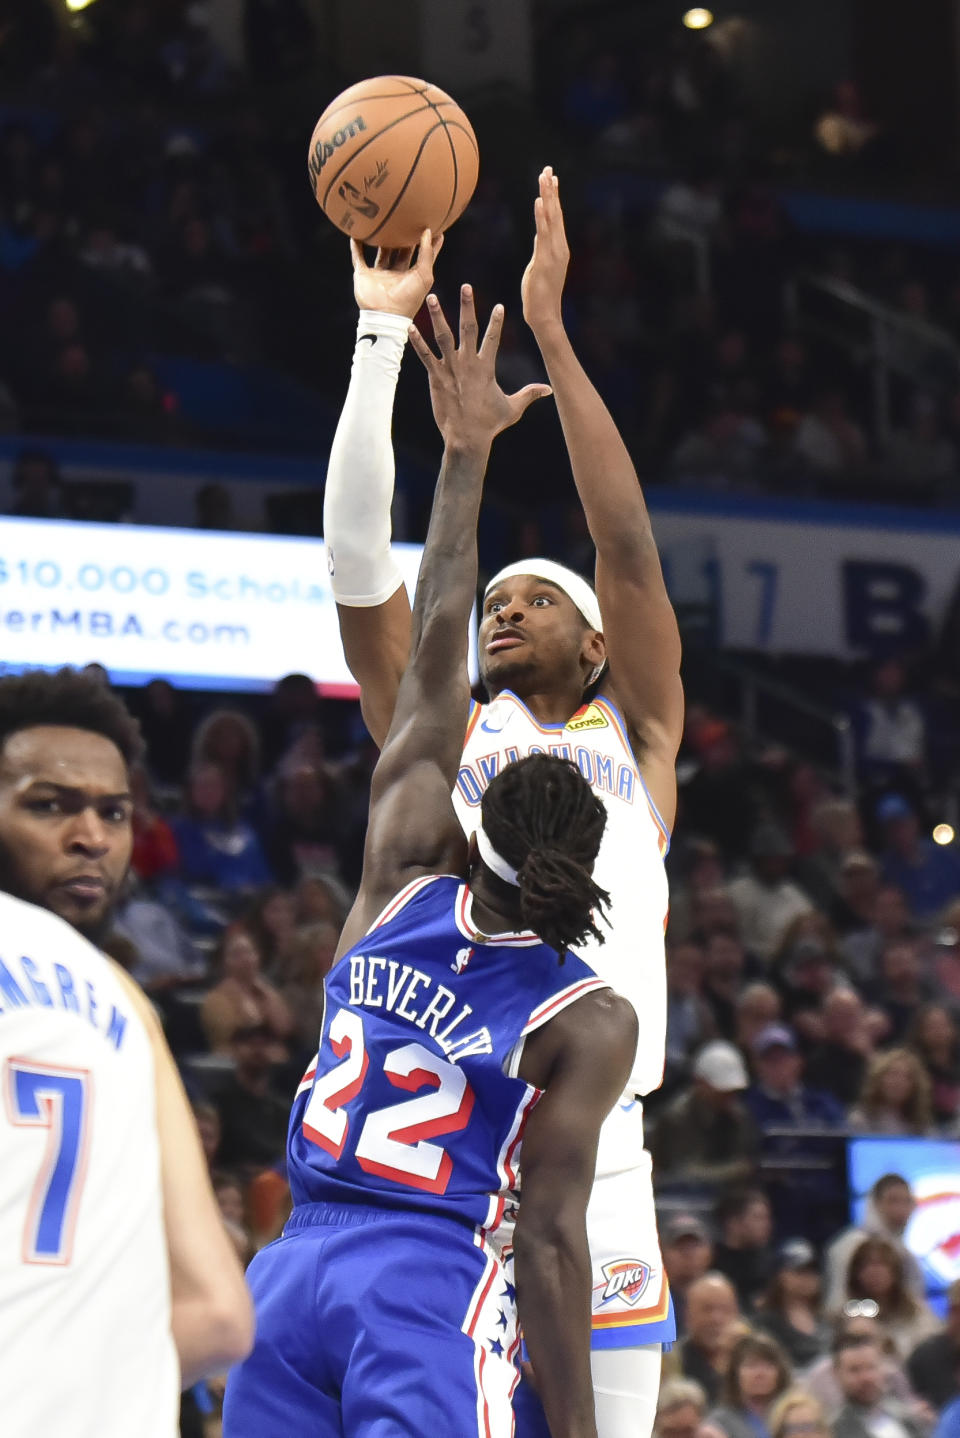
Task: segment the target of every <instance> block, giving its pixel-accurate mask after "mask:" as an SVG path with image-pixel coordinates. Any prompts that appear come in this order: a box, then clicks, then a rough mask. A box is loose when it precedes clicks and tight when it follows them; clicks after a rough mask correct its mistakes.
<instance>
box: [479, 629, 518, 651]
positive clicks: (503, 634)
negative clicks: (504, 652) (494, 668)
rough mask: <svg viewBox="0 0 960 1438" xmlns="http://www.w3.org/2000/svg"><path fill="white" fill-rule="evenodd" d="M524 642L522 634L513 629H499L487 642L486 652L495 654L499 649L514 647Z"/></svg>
mask: <svg viewBox="0 0 960 1438" xmlns="http://www.w3.org/2000/svg"><path fill="white" fill-rule="evenodd" d="M525 643H526V640H525V639H524V637H523V635H522V634H518V633H517V632H516V630H515V629H511V630H501V631H500V632H499V633H498V634H495V635H494V637H493V638H492V639H491V640H490V641H489V643H488V644H487V653H488V654H496V653H498V652H499V650H501V649H515V648H516V647H517V645H518V644H525Z"/></svg>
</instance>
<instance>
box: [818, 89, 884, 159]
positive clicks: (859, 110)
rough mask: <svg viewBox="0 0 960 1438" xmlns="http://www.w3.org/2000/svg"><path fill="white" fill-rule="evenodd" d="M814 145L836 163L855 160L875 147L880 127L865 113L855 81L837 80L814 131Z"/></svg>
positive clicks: (861, 97)
mask: <svg viewBox="0 0 960 1438" xmlns="http://www.w3.org/2000/svg"><path fill="white" fill-rule="evenodd" d="M814 134H815V136H816V139H817V143H818V144H819V145H820V147H821V149H822V150H823V151H824V153H825V154H827V155H830V156H832V157H834V158H835V159H843V160H848V161H852V160H856V159H859V157H860V156H861V155H866V154H869V152H870V149H871V147H872V146H873V145H875V144H876V143H877V140H878V138H879V136H880V127H879V125H878V124H877V123H876V121H875V120H871V119H870V118H869V116H868V115H867V113H866V109H865V106H864V103H863V96H862V95H861V93H860V87H859V85H858V84H857V83H856V81H855V80H839V81H838V82H837V84H836V85H835V86H834V90H833V95H832V96H831V99H830V101H829V102H828V104H827V106H826V108H825V110H824V112H823V114H822V115H820V116H819V118H818V119H817V122H816V125H815V127H814Z"/></svg>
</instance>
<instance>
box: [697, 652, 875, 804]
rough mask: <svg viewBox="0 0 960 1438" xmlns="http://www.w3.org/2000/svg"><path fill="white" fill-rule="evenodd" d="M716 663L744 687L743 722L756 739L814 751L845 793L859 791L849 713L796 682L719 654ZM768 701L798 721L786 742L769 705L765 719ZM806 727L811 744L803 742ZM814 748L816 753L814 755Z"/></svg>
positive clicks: (823, 766)
mask: <svg viewBox="0 0 960 1438" xmlns="http://www.w3.org/2000/svg"><path fill="white" fill-rule="evenodd" d="M714 665H715V668H716V669H717V670H718V671H719V672H720V673H722V674H724V675H725V676H727V677H728V678H729V679H732V680H733V681H734V683H735V684H736V685H737V687H738V689H739V706H738V707H739V715H740V724H741V726H742V728H743V730H744V732H745V733H746V734H747V736H748V737H749V738H750V739H753V740H757V739H762V738H765V739H774V740H777V741H778V742H789V743H790V745H791V747H793V748H798V749H800V751H801V752H802V753H805V754H808V755H810V757H811V758H813V759H814V760H815V762H816V763H817V765H818V767H820V768H821V769H823V770H825V771H826V772H827V773H828V774H829V775H830V777H831V778H833V779H835V780H836V781H838V782H839V784H840V786H841V788H842V789H843V791H844V793H845V794H849V795H851V796H853V795H855V794H856V792H857V753H856V739H855V736H854V732H853V725H852V723H851V722H850V719H849V718H848V716H847V715H846V714H842V713H839V712H837V711H834V710H832V709H828V708H827V707H826V706H825V705H821V704H815V703H813V702H812V701H811V700H810V699H808V698H807V697H806V695H805V694H801V693H799V692H798V691H797V690H796V689H793V688H791V686H790V685H788V684H781V683H780V682H779V681H778V680H776V679H768V678H766V677H765V676H764V675H760V674H757V673H755V671H754V670H752V669H751V668H750V667H749V666H748V665H746V664H738V663H737V662H736V661H735V660H732V659H722V658H717V659H715V661H714ZM764 701H767V703H768V704H769V705H778V706H780V707H781V709H783V710H784V711H786V713H787V715H788V716H789V717H790V719H791V720H792V722H791V723H790V724H789V725H788V726H787V727H788V730H789V732H788V735H787V736H786V740H785V736H784V733H783V732H782V731H783V725H777V724H775V723H771V722H770V717H769V709H768V714H767V716H766V719H765V716H764V714H763V706H764ZM797 721H799V723H798V722H797ZM811 724H816V725H817V726H819V734H818V735H811V734H810V732H809V725H811ZM805 730H806V738H807V743H806V744H804V743H803V736H804V731H805ZM778 731H779V732H778ZM798 734H799V736H800V737H799V738H798ZM815 741H819V742H815ZM811 750H812V751H814V752H812V753H811Z"/></svg>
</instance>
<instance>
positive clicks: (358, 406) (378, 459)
mask: <svg viewBox="0 0 960 1438" xmlns="http://www.w3.org/2000/svg"><path fill="white" fill-rule="evenodd" d="M409 327H410V321H409V320H408V319H406V318H405V317H404V316H403V315H390V314H386V313H384V312H382V311H380V310H361V311H360V321H359V324H358V325H357V347H356V349H355V350H354V352H353V368H352V370H351V372H350V387H349V389H348V390H347V398H346V401H345V403H344V406H343V410H342V412H341V414H340V421H339V423H338V425H337V432H336V434H335V435H334V439H333V446H332V448H331V450H330V464H329V467H328V469H327V487H326V491H325V493H324V499H323V534H324V539H325V541H326V546H327V567H328V569H329V570H330V577H331V582H332V585H333V597H334V599H336V601H337V603H338V604H345V605H347V606H348V607H350V608H355V609H365V608H372V606H373V605H375V604H382V603H383V602H384V601H385V600H387V599H389V598H390V596H391V594H394V593H396V591H397V590H398V589H399V588H400V585H401V584H402V583H403V576H402V575H401V573H400V568H399V566H398V564H397V562H396V560H395V559H394V557H393V555H392V554H391V552H390V506H391V502H392V500H393V480H394V462H393V440H392V437H391V426H392V421H393V397H394V394H395V392H396V388H397V379H398V377H399V374H400V361H401V360H402V359H403V348H404V345H405V344H406V342H407V330H408V329H409Z"/></svg>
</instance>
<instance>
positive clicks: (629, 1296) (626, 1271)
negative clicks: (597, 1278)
mask: <svg viewBox="0 0 960 1438" xmlns="http://www.w3.org/2000/svg"><path fill="white" fill-rule="evenodd" d="M603 1276H604V1278H605V1279H606V1280H607V1285H606V1287H605V1288H604V1290H603V1293H602V1294H601V1296H600V1302H601V1303H609V1301H610V1299H611V1298H622V1299H623V1301H624V1303H629V1304H630V1306H631V1308H632V1307H633V1305H634V1304H635V1303H637V1302H639V1300H640V1298H641V1297H642V1295H643V1292H644V1289H645V1288H646V1286H647V1284H648V1283H649V1281H650V1265H649V1263H643V1262H642V1261H641V1260H640V1259H639V1258H615V1259H614V1261H613V1262H612V1263H605V1264H604V1265H603Z"/></svg>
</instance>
